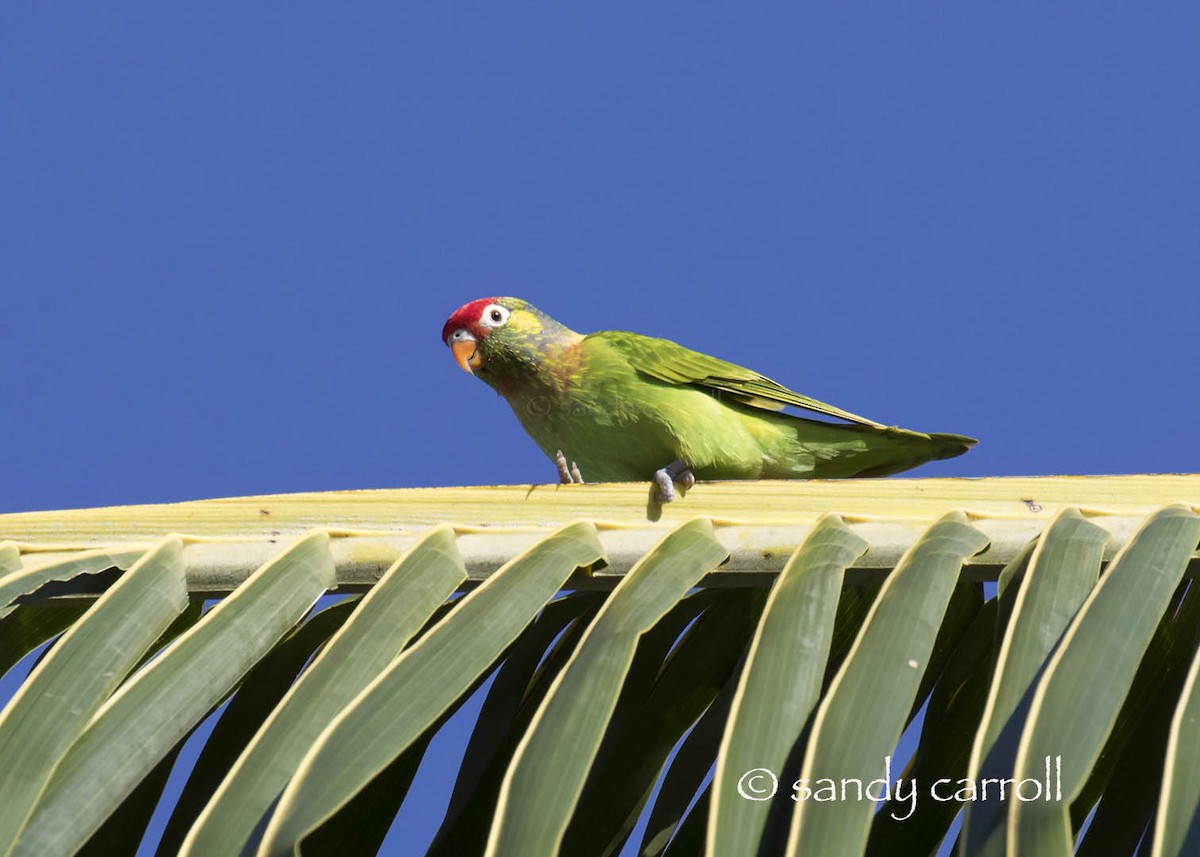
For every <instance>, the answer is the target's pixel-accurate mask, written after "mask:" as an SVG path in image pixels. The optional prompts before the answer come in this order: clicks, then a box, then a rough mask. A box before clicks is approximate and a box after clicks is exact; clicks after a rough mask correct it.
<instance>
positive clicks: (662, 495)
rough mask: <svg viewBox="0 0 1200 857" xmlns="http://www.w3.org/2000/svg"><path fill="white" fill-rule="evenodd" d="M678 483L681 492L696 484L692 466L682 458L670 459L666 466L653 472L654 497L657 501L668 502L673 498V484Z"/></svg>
mask: <svg viewBox="0 0 1200 857" xmlns="http://www.w3.org/2000/svg"><path fill="white" fill-rule="evenodd" d="M676 483H678V485H679V487H680V488H681V489H682V490H683V493H685V494H686V493H687V492H688V489H690V488H691V487H692V486H693V485H695V484H696V475H695V474H694V473H692V468H691V467H690V466H689V465H688V463H687V462H686V461H684V460H682V459H679V460H677V461H672V462H671V463H670V464H668V465H667V466H666V467H664V468H662V469H661V470H656V471H655V472H654V489H655V490H654V497H655V499H656V500H658V502H659V503H670V502H671V501H672V500H674V499H675V485H676Z"/></svg>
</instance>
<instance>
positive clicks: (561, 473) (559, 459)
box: [554, 449, 572, 485]
mask: <svg viewBox="0 0 1200 857" xmlns="http://www.w3.org/2000/svg"><path fill="white" fill-rule="evenodd" d="M554 465H555V466H556V467H557V468H558V481H559V482H561V483H562V484H563V485H570V484H571V481H572V480H571V471H570V470H568V469H567V457H566V456H565V455H563V454H562V450H561V449H560V450H557V451H555V453H554Z"/></svg>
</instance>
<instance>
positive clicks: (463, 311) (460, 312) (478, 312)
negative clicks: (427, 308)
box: [442, 298, 500, 344]
mask: <svg viewBox="0 0 1200 857" xmlns="http://www.w3.org/2000/svg"><path fill="white" fill-rule="evenodd" d="M498 300H500V298H480V299H479V300H477V301H471V302H470V303H469V304H463V305H462V306H460V307H459V308H458V309H456V310H455V311H454V314H453V315H451V316H450V318H449V319H447V320H446V324H445V325H444V326H443V327H442V343H443V344H445V342H446V337H447V336H449V335H450V334H451V333H453V332H454V331H456V330H458V329H459V328H460V327H465V328H466V329H467V330H469V331H471V335H472V336H475V337H478V336H479V335H480V328H479V319H480V318H482V317H483V308H484V307H486V306H487V305H488V304H494V303H495V302H496V301H498Z"/></svg>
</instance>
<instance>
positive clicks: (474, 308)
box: [442, 298, 580, 383]
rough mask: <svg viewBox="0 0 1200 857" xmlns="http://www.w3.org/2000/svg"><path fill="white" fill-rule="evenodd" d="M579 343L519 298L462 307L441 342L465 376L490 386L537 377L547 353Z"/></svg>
mask: <svg viewBox="0 0 1200 857" xmlns="http://www.w3.org/2000/svg"><path fill="white" fill-rule="evenodd" d="M579 338H580V337H579V335H578V334H576V333H574V332H573V331H570V330H568V329H567V328H565V327H563V326H562V325H561V324H559V323H558V322H557V321H555V320H554V319H552V318H550V317H549V316H548V315H545V314H544V313H542V312H541V311H539V310H538V309H537V308H536V307H533V306H531V305H530V304H528V303H526V302H525V301H523V300H520V299H519V298H480V299H479V300H477V301H471V302H470V303H468V304H463V305H462V306H460V307H459V308H458V309H457V310H455V311H454V314H453V315H451V316H450V318H449V319H447V321H446V324H445V325H444V326H443V327H442V341H443V342H445V343H446V345H447V346H449V348H450V351H451V352H452V353H453V354H454V360H455V361H456V362H457V363H458V365H459V366H460V367H462V370H463V371H464V372H469V373H470V374H472V375H478V376H479V377H481V378H483V380H485V381H487V382H488V383H494V382H496V381H499V380H500V379H501V378H513V379H516V378H518V377H519V376H520V375H521V374H523V373H526V372H536V371H537V370H538V367H539V365H540V363H541V361H542V359H543V358H544V357H545V356H546V354H547V353H548V351H549V350H551V349H552V348H553V347H554V346H562V345H566V344H569V343H571V342H573V341H576V340H578V339H579Z"/></svg>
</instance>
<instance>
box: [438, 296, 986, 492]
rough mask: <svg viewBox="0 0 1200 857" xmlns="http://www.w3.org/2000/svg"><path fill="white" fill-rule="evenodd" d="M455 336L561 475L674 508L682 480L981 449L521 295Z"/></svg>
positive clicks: (798, 472) (459, 319) (883, 466)
mask: <svg viewBox="0 0 1200 857" xmlns="http://www.w3.org/2000/svg"><path fill="white" fill-rule="evenodd" d="M442 341H443V342H445V343H446V345H448V346H449V347H450V349H451V351H452V352H453V354H454V358H455V360H456V361H457V362H458V365H459V366H461V367H462V368H463V370H464V371H466V372H468V373H470V374H473V375H476V376H478V377H479V378H480V379H482V380H483V381H484V382H485V383H487V385H488V386H490V387H491V388H492V389H493V390H495V391H496V392H497V393H499V394H500V395H501V396H503V397H504V399H505V400H506V401H507V402H508V404H509V405H511V406H512V409H513V413H515V414H516V415H517V419H518V420H520V422H521V425H522V426H523V427H524V429H525V431H526V432H528V434H529V436H530V437H532V438H533V440H534V442H535V443H536V444H537V445H538V446H539V447H540V448H541V450H542V452H544V453H545V454H546V455H547V456H549V458H550V459H551V460H552V461H554V462H555V464H556V466H557V468H558V472H559V478H560V480H561V481H562V482H582V481H583V476H582V474H587V477H588V478H589V479H591V480H593V481H598V482H633V481H641V480H644V479H652V480H653V482H654V485H655V492H656V496H657V499H658V501H659V502H661V503H668V502H670V501H671V500H673V499H674V498H675V483H678V484H679V485H680V486H681V487H682V488H683V489H684V490H686V489H687V488H689V487H691V486H692V484H694V483H695V480H696V479H820V478H839V477H849V476H886V475H888V474H892V473H899V472H900V471H902V470H908V469H909V468H910V467H916V466H917V465H918V464H924V463H925V462H927V461H933V460H935V459H940V458H953V457H954V456H956V455H961V454H962V453H964V452H966V451H967V450H968V449H970V448H971V447H972V446H974V445H975V443H976V441H975V440H974V439H972V438H969V437H963V436H961V435H957V434H921V433H920V432H915V431H908V430H907V429H902V428H896V427H894V426H891V427H889V426H884V425H881V424H880V423H877V422H873V421H872V420H868V419H864V418H863V417H860V416H856V415H855V414H852V413H849V412H847V411H843V410H841V409H840V408H835V407H833V406H832V405H827V404H824V403H823V402H818V401H817V400H816V399H810V398H808V397H807V396H802V395H800V394H799V393H795V392H792V391H791V390H789V389H788V388H787V387H784V386H781V385H780V384H777V383H775V382H774V381H772V380H770V379H769V378H766V377H764V376H762V375H760V374H758V373H757V372H752V371H751V370H749V369H743V368H742V367H741V366H737V365H735V364H733V363H726V362H725V361H724V360H718V359H717V358H715V357H709V356H708V355H705V354H700V353H699V352H697V351H691V350H690V349H687V348H684V347H683V346H682V345H677V344H676V343H674V342H671V341H670V340H666V339H656V338H654V337H650V336H641V335H639V334H636V333H627V332H625V331H618V330H605V331H600V332H599V333H589V334H587V335H586V336H585V335H581V334H579V333H576V332H575V331H573V330H570V329H569V328H567V327H564V326H563V325H561V324H559V323H558V322H557V321H555V320H554V319H552V318H550V317H549V316H547V315H546V314H544V313H542V312H541V311H539V310H537V309H536V308H534V307H533V306H530V305H529V304H528V303H526V302H525V301H523V300H519V299H517V298H504V297H498V298H482V299H480V300H477V301H472V302H471V303H469V304H465V305H464V306H462V307H459V309H458V310H457V311H456V312H455V313H454V314H453V315H451V316H450V318H449V320H448V321H447V322H446V325H445V327H443V328H442ZM788 406H792V407H797V408H804V409H805V410H808V411H815V412H816V413H819V414H824V415H825V416H828V417H834V418H836V419H839V420H844V421H845V422H843V423H829V422H823V421H819V420H811V419H804V418H803V417H797V416H792V415H791V414H787V413H783V412H782V409H783V408H785V407H788ZM564 451H565V453H566V455H564ZM567 456H570V459H571V460H572V465H571V466H570V467H568V466H567V460H568V459H567Z"/></svg>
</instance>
